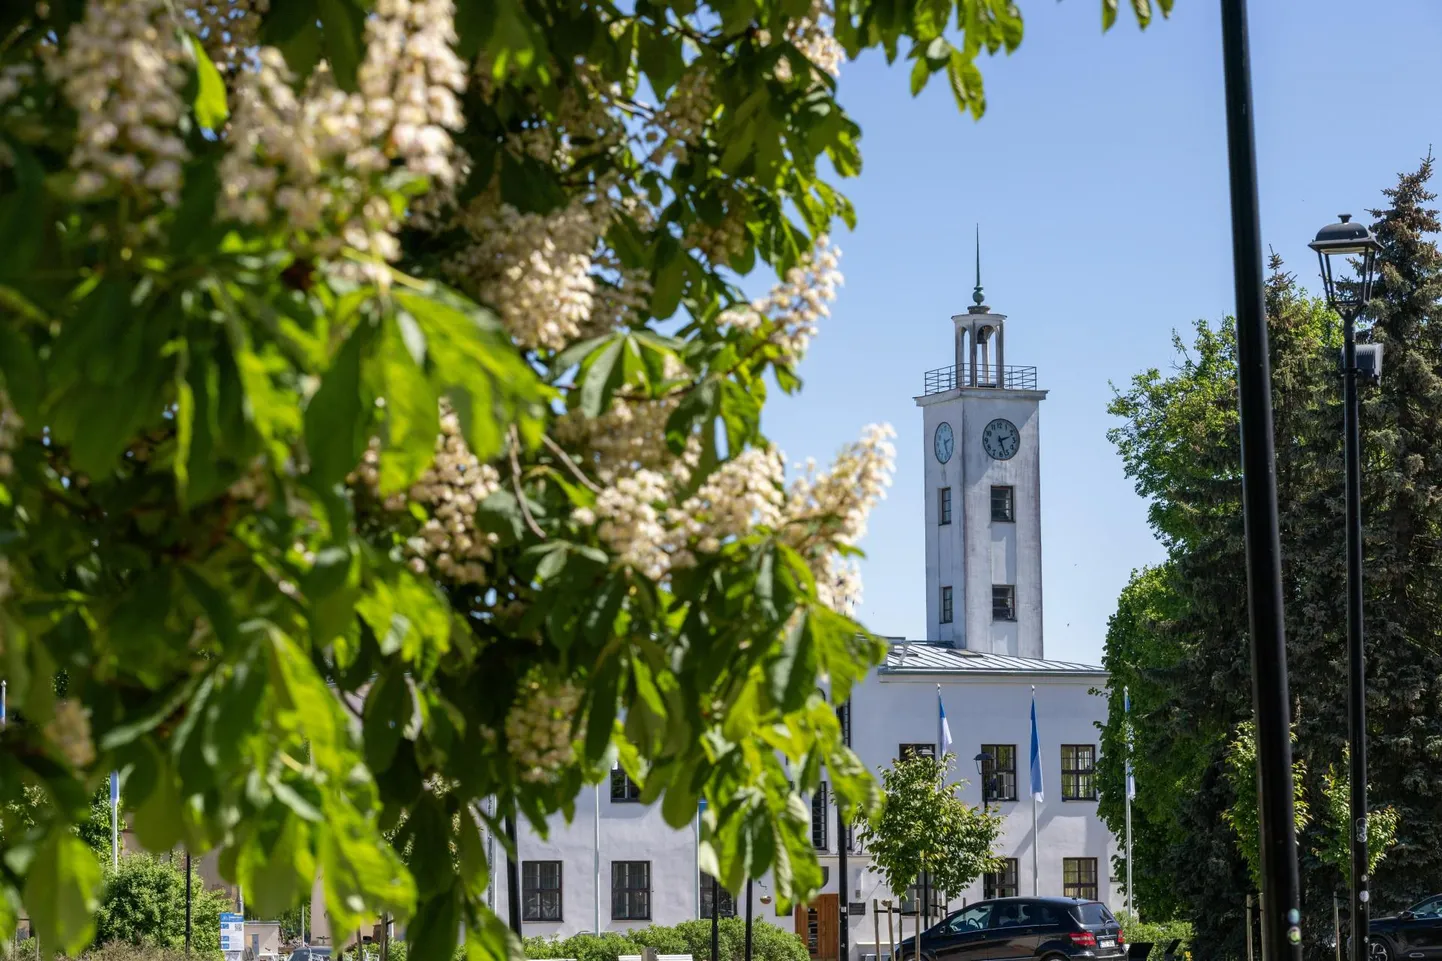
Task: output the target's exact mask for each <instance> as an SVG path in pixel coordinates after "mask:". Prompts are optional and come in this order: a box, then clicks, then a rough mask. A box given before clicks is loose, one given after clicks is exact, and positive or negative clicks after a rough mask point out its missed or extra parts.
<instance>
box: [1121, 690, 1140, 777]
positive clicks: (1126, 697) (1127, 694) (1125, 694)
mask: <svg viewBox="0 0 1442 961" xmlns="http://www.w3.org/2000/svg"><path fill="white" fill-rule="evenodd" d="M1122 710H1123V711H1125V712H1126V725H1127V800H1128V801H1133V800H1135V799H1136V796H1137V776H1136V774H1135V773H1133V771H1132V692H1131V691H1130V689H1128V688H1122Z"/></svg>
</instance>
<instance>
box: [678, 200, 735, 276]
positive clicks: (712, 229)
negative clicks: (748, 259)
mask: <svg viewBox="0 0 1442 961" xmlns="http://www.w3.org/2000/svg"><path fill="white" fill-rule="evenodd" d="M722 202H723V203H724V204H725V212H724V213H723V214H722V215H721V222H720V223H719V224H716V225H714V226H713V225H711V224H708V223H706V222H704V221H699V220H698V221H696V222H695V223H693V224H691V225H690V226H689V227H688V228H687V229H686V245H687V246H689V247H694V248H696V249H697V250H698V251H700V252H701V254H702V255H703V256H704V257H705V258H706V259H707V260H709V261H710V262H711V263H712V264H714V265H716V266H718V267H724V266H727V265H728V264H730V263H731V260H732V259H733V258H734V257H737V256H739V255H740V254H741V252H742V251H744V250H745V249H746V239H747V235H746V218H747V208H746V202H745V200H744V198H742V196H741V195H740V193H739V192H737V191H734V190H730V191H727V192H726V193H725V194H724V195H723V197H722Z"/></svg>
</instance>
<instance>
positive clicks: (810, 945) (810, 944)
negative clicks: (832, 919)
mask: <svg viewBox="0 0 1442 961" xmlns="http://www.w3.org/2000/svg"><path fill="white" fill-rule="evenodd" d="M806 953H807V954H809V955H811V956H812V957H813V958H814V957H816V956H817V955H818V954H820V953H821V920H820V918H818V917H817V915H816V909H815V908H807V909H806Z"/></svg>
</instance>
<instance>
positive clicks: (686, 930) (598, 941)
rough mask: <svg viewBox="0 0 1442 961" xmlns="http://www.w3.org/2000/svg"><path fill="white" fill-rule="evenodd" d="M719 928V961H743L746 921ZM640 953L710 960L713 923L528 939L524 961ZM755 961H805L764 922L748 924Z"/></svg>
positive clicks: (605, 960) (593, 959)
mask: <svg viewBox="0 0 1442 961" xmlns="http://www.w3.org/2000/svg"><path fill="white" fill-rule="evenodd" d="M719 927H720V947H721V961H744V957H745V953H746V922H745V921H743V920H742V919H741V918H722V919H721V923H720V925H719ZM643 948H655V949H656V953H657V954H689V955H691V956H692V957H693V958H695V959H696V961H711V922H710V920H709V919H705V920H699V921H682V922H681V923H680V924H678V925H676V926H675V927H667V926H665V925H659V924H656V925H651V926H650V927H645V928H637V929H636V930H634V931H628V932H625V933H621V932H617V931H606V932H604V933H602V934H599V935H596V934H576V935H572V936H571V937H569V938H527V939H526V940H525V950H526V957H527V958H532V959H536V961H540V959H544V958H575V959H576V961H616V959H617V958H618V957H619V956H621V955H623V954H640V953H641V950H642V949H643ZM751 948H752V959H753V961H808V955H807V953H806V947H805V946H804V945H803V944H802V943H801V939H800V938H799V937H797V936H796V935H795V934H793V933H791V932H790V931H786V930H784V929H782V928H778V927H777V926H776V925H774V924H768V923H767V922H765V921H753V922H752V925H751Z"/></svg>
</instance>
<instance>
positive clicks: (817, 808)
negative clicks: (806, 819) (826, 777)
mask: <svg viewBox="0 0 1442 961" xmlns="http://www.w3.org/2000/svg"><path fill="white" fill-rule="evenodd" d="M829 791H830V785H828V784H827V783H826V782H825V781H822V782H821V783H820V784H819V785H817V787H816V791H815V792H814V793H813V794H812V795H811V846H812V847H813V848H815V849H816V850H818V851H830V850H831V832H830V831H829V830H828V828H829V827H830V822H831V818H830V817H829V815H830V812H831V805H830V794H829Z"/></svg>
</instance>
